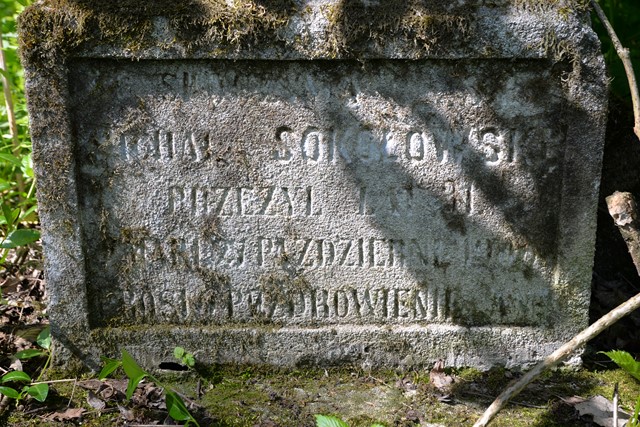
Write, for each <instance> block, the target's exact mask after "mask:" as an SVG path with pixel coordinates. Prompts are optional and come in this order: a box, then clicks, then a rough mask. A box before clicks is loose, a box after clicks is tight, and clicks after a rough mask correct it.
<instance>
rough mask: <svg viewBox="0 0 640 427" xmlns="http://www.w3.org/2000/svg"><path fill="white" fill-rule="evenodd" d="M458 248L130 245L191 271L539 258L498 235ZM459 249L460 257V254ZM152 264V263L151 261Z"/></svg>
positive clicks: (320, 242) (322, 243) (427, 243)
mask: <svg viewBox="0 0 640 427" xmlns="http://www.w3.org/2000/svg"><path fill="white" fill-rule="evenodd" d="M457 244H458V247H457V248H456V249H457V251H456V253H453V252H451V251H450V250H449V248H450V244H449V243H447V242H446V241H445V240H444V239H437V238H436V239H433V238H432V239H425V238H422V239H417V238H414V239H385V238H373V237H368V238H302V239H289V238H283V237H261V236H258V237H253V238H244V239H233V240H229V239H220V238H217V237H201V238H193V237H189V238H182V239H178V238H171V239H169V240H168V241H163V240H160V239H154V238H146V239H142V240H141V241H139V242H137V243H136V244H134V245H133V246H132V252H133V254H134V261H135V262H137V263H138V264H139V265H151V264H152V263H154V262H164V261H168V262H169V263H170V264H171V265H175V266H185V267H186V268H188V269H189V270H193V271H195V270H202V269H204V270H211V271H217V270H218V269H220V268H222V270H226V269H228V268H235V267H243V268H249V267H261V268H262V269H263V270H264V271H269V270H270V269H274V268H275V269H277V268H279V267H281V266H282V265H283V263H285V262H286V263H288V264H291V265H294V266H296V267H301V268H306V269H315V268H320V267H322V268H330V267H340V268H345V267H346V268H351V269H383V270H387V269H399V270H403V269H405V268H410V269H417V270H425V269H426V270H433V269H437V268H442V267H445V268H446V266H448V265H450V264H451V263H461V264H462V265H468V266H473V265H475V264H478V263H487V262H489V261H490V262H494V263H496V264H497V265H499V266H500V267H502V268H510V267H513V266H518V265H520V266H538V265H540V263H542V262H543V261H542V259H540V258H539V257H538V256H537V255H535V254H534V253H533V252H532V251H530V250H521V249H518V248H516V247H514V246H513V245H512V244H510V243H508V242H504V241H500V240H497V239H472V238H468V239H463V240H461V241H459V242H458V243H457ZM458 254H461V255H462V256H460V255H458ZM150 263H151V264H150Z"/></svg>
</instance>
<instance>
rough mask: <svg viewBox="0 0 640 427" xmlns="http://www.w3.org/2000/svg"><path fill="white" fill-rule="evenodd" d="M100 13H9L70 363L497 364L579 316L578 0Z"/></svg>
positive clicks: (585, 170)
mask: <svg viewBox="0 0 640 427" xmlns="http://www.w3.org/2000/svg"><path fill="white" fill-rule="evenodd" d="M104 3H109V2H99V1H95V2H93V1H90V0H64V1H62V0H59V1H45V2H43V3H38V4H36V5H34V6H32V7H31V8H29V9H28V10H27V11H26V12H25V13H24V15H23V16H22V19H21V24H20V37H21V43H22V55H23V62H24V65H25V69H26V77H27V94H28V99H29V110H30V113H31V129H32V137H33V144H34V167H35V171H36V173H37V178H38V198H39V202H40V205H39V206H40V214H41V219H42V227H43V244H44V250H45V257H46V277H47V281H48V285H49V292H50V295H51V301H50V306H49V311H50V318H51V324H52V331H53V334H54V336H55V337H56V339H57V340H58V342H59V343H60V344H61V347H62V349H61V353H60V354H61V356H60V357H61V358H62V359H63V360H64V359H68V358H71V357H77V358H80V359H81V360H82V361H84V363H86V364H88V365H89V366H94V367H95V366H96V365H97V363H98V361H99V356H100V355H114V354H117V353H118V349H119V348H127V350H128V351H130V352H131V353H132V354H134V355H135V356H136V357H137V358H138V359H139V360H141V361H142V362H143V363H144V364H145V365H146V366H150V367H153V366H158V364H159V363H160V362H162V361H165V360H171V358H172V356H171V353H172V351H173V348H174V347H175V346H177V345H180V346H183V347H186V348H187V349H188V350H190V351H194V352H196V355H197V357H198V359H199V360H202V361H203V362H208V363H251V364H273V365H283V366H303V365H329V364H339V363H356V364H362V365H363V366H420V365H426V364H431V363H432V362H433V361H435V360H437V359H444V361H445V363H446V365H448V366H476V367H480V368H487V367H490V366H492V365H496V364H502V365H506V366H508V367H510V366H523V365H527V364H530V363H533V362H536V361H538V360H540V359H541V358H543V357H544V356H545V355H546V354H548V353H550V352H551V351H552V350H553V349H554V348H555V347H557V346H558V345H560V344H561V343H563V342H564V341H566V340H567V339H569V338H570V337H572V336H573V335H574V334H575V333H576V332H577V331H579V330H581V329H582V328H583V327H585V326H586V325H587V321H588V306H589V297H590V278H591V267H592V258H593V246H594V234H595V213H596V212H595V210H596V205H597V203H596V202H597V194H598V184H599V171H600V162H601V152H602V143H603V132H604V121H605V110H606V77H605V73H604V65H603V61H602V59H601V57H600V55H599V43H598V41H597V38H596V36H595V34H594V33H593V32H592V31H591V29H590V27H589V16H588V12H587V11H586V10H584V8H583V7H582V6H581V4H582V3H581V2H572V1H566V2H562V1H559V2H537V1H535V2H534V1H500V0H497V1H493V2H486V1H479V0H464V1H458V2H439V1H418V2H383V1H380V2H377V1H363V2H354V1H342V2H339V1H310V0H309V1H288V0H282V1H278V2H265V1H257V0H256V1H249V0H243V1H239V2H227V3H225V2H210V1H206V0H198V1H196V0H191V1H181V2H177V3H174V2H164V1H159V2H153V3H154V4H153V5H148V4H142V5H141V4H138V3H141V2H128V1H125V2H119V4H118V5H111V4H104ZM142 3H145V2H142Z"/></svg>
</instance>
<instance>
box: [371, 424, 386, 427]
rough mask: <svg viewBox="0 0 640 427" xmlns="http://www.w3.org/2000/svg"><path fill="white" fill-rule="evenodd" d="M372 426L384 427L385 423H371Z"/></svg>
mask: <svg viewBox="0 0 640 427" xmlns="http://www.w3.org/2000/svg"><path fill="white" fill-rule="evenodd" d="M371 427H384V424H378V423H376V424H371Z"/></svg>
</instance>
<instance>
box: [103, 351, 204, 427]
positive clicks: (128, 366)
mask: <svg viewBox="0 0 640 427" xmlns="http://www.w3.org/2000/svg"><path fill="white" fill-rule="evenodd" d="M178 348H180V347H178ZM182 350H183V355H184V349H182ZM174 354H175V351H174ZM102 360H103V362H104V367H103V368H102V370H101V371H100V374H99V376H98V377H99V378H100V379H103V378H106V377H107V376H109V375H111V374H112V373H113V372H114V371H115V370H116V369H118V368H120V367H121V368H122V370H123V371H124V373H125V374H126V375H127V378H129V384H128V385H127V393H126V394H127V399H131V396H133V393H134V392H135V390H136V388H137V387H138V384H140V381H142V380H143V379H144V378H149V379H150V380H151V381H153V382H154V383H156V385H158V387H161V388H162V389H164V394H165V403H166V405H167V411H168V412H169V416H170V417H171V418H173V419H174V420H176V421H184V422H185V425H190V424H193V425H195V426H197V427H199V426H200V425H199V424H198V422H197V421H196V419H195V418H193V415H191V412H189V409H188V408H187V405H185V403H184V400H182V398H181V397H180V396H179V395H178V394H177V393H176V392H175V391H173V390H171V389H170V388H168V387H166V386H164V385H162V383H160V381H158V379H157V378H155V377H153V376H152V375H151V374H149V373H148V372H147V371H145V370H144V369H142V368H141V367H140V365H138V362H136V360H135V359H134V358H133V357H132V356H131V355H130V354H129V353H128V352H127V351H126V350H124V349H123V350H122V357H121V359H120V360H118V359H110V358H107V357H103V358H102Z"/></svg>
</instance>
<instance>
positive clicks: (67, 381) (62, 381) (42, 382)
mask: <svg viewBox="0 0 640 427" xmlns="http://www.w3.org/2000/svg"><path fill="white" fill-rule="evenodd" d="M71 381H74V382H75V381H78V380H77V379H75V378H73V379H67V380H49V381H37V382H34V383H31V385H36V384H54V383H70V382H71Z"/></svg>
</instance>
